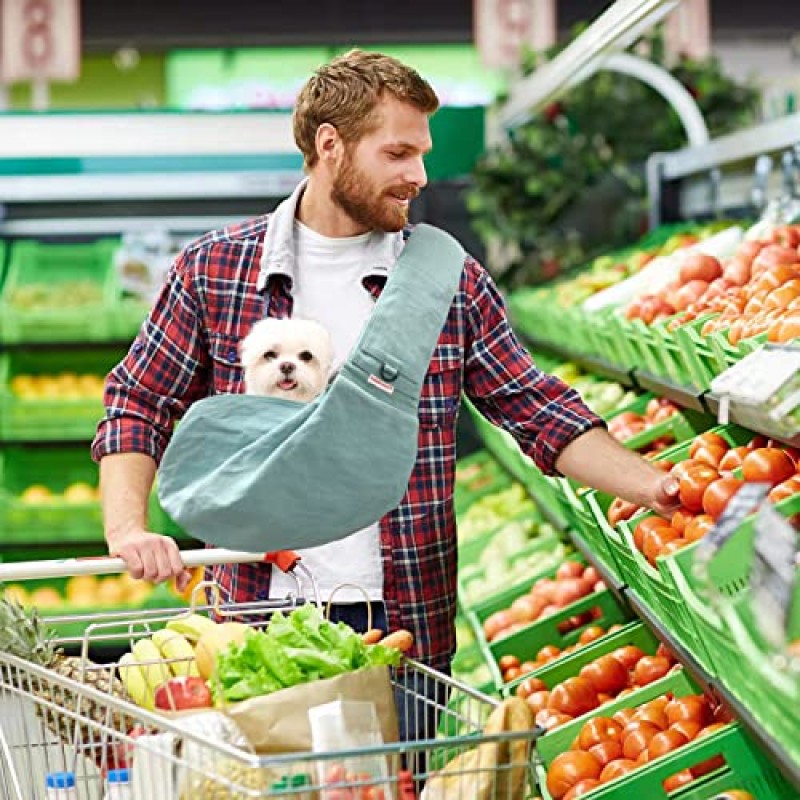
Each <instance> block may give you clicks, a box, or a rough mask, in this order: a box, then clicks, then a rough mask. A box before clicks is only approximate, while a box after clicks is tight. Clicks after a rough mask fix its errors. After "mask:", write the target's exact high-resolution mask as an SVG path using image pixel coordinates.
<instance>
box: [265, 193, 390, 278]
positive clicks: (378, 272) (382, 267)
mask: <svg viewBox="0 0 800 800" xmlns="http://www.w3.org/2000/svg"><path fill="white" fill-rule="evenodd" d="M307 183H308V178H304V179H303V180H302V181H301V182H300V183H299V184H298V186H297V188H295V190H294V191H293V192H292V193H291V194H290V195H289V197H287V198H286V199H285V200H283V201H282V202H281V203H280V204H279V205H278V207H277V208H276V209H275V210H274V211H273V212H272V214H270V218H269V225H268V226H267V232H266V233H265V235H264V247H263V250H262V255H261V264H260V270H259V274H258V283H257V288H258V290H259V291H263V290H264V289H265V288H266V286H267V283H268V282H269V279H270V278H271V277H272V276H273V275H282V276H284V277H285V278H287V279H288V281H289V284H290V286H291V285H292V284H293V283H294V276H295V272H296V270H297V254H296V253H295V249H294V220H295V217H296V216H297V204H298V203H299V202H300V197H301V196H302V194H303V192H304V191H305V188H306V184H307ZM403 244H404V238H403V232H402V231H398V232H397V233H383V232H381V231H373V232H372V235H371V236H370V239H369V241H368V242H367V245H366V246H367V250H368V252H367V255H366V257H365V258H364V269H363V271H362V273H361V281H362V283H363V282H364V281H365V280H367V279H368V278H381V277H382V278H386V277H388V275H389V272H390V271H391V269H392V267H393V266H394V263H395V261H397V259H398V257H399V255H400V252H401V251H402V249H403Z"/></svg>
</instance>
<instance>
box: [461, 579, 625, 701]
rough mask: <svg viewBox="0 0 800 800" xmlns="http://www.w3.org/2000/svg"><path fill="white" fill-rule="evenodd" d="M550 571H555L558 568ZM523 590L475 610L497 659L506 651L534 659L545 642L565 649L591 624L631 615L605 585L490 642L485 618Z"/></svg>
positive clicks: (481, 637) (480, 633)
mask: <svg viewBox="0 0 800 800" xmlns="http://www.w3.org/2000/svg"><path fill="white" fill-rule="evenodd" d="M550 574H551V575H553V574H555V571H552V572H551V573H550ZM523 594H525V591H522V590H520V591H519V593H518V594H517V595H516V597H513V598H512V599H511V600H509V601H508V602H507V603H505V600H504V602H503V603H500V602H499V600H497V599H496V600H495V601H494V602H493V603H487V604H484V605H483V606H482V607H477V608H476V609H475V610H474V611H473V612H472V615H471V616H472V619H473V620H474V625H475V633H476V636H477V638H478V641H479V642H481V643H482V644H483V646H484V647H485V648H486V652H487V654H488V657H489V658H491V659H493V660H494V661H495V662H496V663H497V662H499V661H500V659H501V658H502V657H503V656H505V655H515V656H517V657H518V658H519V659H520V661H528V660H531V661H532V660H534V659H535V656H536V654H537V653H538V652H539V650H541V649H542V648H543V647H544V646H545V645H555V646H556V647H559V648H561V649H562V650H563V649H564V648H565V647H569V646H570V645H572V644H575V643H576V642H577V641H578V639H579V637H580V635H581V633H582V632H583V631H584V630H585V629H586V628H587V627H589V626H590V625H600V626H602V627H603V628H608V627H610V626H611V625H614V624H615V623H624V622H627V621H628V619H629V615H628V613H627V611H626V610H625V609H624V608H623V607H622V606H621V605H620V604H619V602H618V601H617V599H616V597H615V596H614V594H613V593H612V592H611V590H610V589H605V590H603V591H601V592H594V593H593V594H591V595H588V596H587V597H582V598H581V599H580V600H577V601H576V602H574V603H571V604H570V605H568V606H566V607H565V608H563V609H561V610H560V611H558V612H557V613H555V614H551V615H550V616H548V617H545V618H544V619H540V620H537V621H536V622H532V623H531V624H530V625H526V626H525V627H524V628H520V629H519V630H517V631H515V632H514V633H512V634H510V635H508V636H504V637H502V638H501V639H495V640H494V641H493V642H486V637H485V636H484V633H483V622H484V621H485V620H486V619H487V617H489V616H490V615H491V614H492V613H494V612H495V611H501V610H502V609H504V608H507V607H508V606H510V605H511V603H512V602H513V601H514V600H516V599H517V597H521V596H522V595H523ZM595 609H599V612H596V616H594V615H593V616H592V618H591V619H589V620H588V621H587V622H585V623H583V624H581V625H579V626H578V627H577V628H575V629H574V630H571V631H569V632H568V633H562V632H561V631H559V629H558V628H559V626H560V625H561V624H562V623H564V622H566V621H567V620H569V619H570V617H575V616H578V615H580V614H584V613H586V612H592V611H594V610H595ZM503 685H504V684H503V683H502V679H501V681H500V683H498V689H501V688H502V687H503Z"/></svg>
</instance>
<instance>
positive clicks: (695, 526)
mask: <svg viewBox="0 0 800 800" xmlns="http://www.w3.org/2000/svg"><path fill="white" fill-rule="evenodd" d="M713 527H714V520H713V519H711V517H710V516H708V514H701V515H700V516H698V517H695V518H694V519H693V520H692V521H691V522H690V523H689V524H688V525H687V526H686V530H685V531H684V532H683V538H684V539H686V540H687V541H689V542H696V541H697V540H698V539H702V538H703V537H704V536H705V535H706V534H707V533H708V532H709V531H710V530H711V529H712V528H713Z"/></svg>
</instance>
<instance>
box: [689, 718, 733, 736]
mask: <svg viewBox="0 0 800 800" xmlns="http://www.w3.org/2000/svg"><path fill="white" fill-rule="evenodd" d="M727 727H728V723H727V722H714V723H713V724H711V725H706V727H705V728H703V729H702V730H701V731H700V733H698V734H697V736H696V737H695V738H696V739H702V738H703V737H704V736H711V735H713V734H715V733H717V731H721V730H722V729H723V728H727Z"/></svg>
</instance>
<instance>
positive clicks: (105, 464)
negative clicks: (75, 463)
mask: <svg viewBox="0 0 800 800" xmlns="http://www.w3.org/2000/svg"><path fill="white" fill-rule="evenodd" d="M155 475H156V462H155V460H154V459H153V458H151V457H150V456H148V455H145V454H143V453H114V454H111V455H107V456H105V457H104V458H102V459H101V461H100V494H101V498H102V503H103V527H104V529H105V535H106V540H107V541H108V543H109V545H111V544H112V543H113V541H114V540H115V538H117V537H119V536H120V535H124V534H125V533H126V532H129V531H131V530H137V529H138V530H146V528H147V503H148V498H149V497H150V491H151V490H152V488H153V481H154V480H155Z"/></svg>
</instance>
